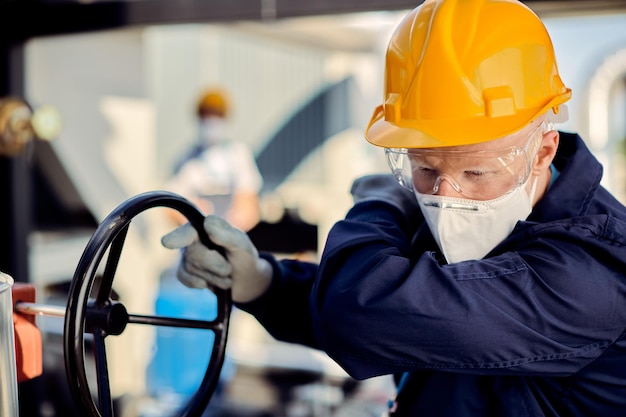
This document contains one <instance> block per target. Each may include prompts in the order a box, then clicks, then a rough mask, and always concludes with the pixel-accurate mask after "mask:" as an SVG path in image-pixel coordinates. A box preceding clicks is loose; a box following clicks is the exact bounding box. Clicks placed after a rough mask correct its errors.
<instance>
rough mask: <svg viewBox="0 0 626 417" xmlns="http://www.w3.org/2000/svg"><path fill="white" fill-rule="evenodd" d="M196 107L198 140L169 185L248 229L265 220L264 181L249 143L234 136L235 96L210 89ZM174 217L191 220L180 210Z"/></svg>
mask: <svg viewBox="0 0 626 417" xmlns="http://www.w3.org/2000/svg"><path fill="white" fill-rule="evenodd" d="M196 111H197V116H198V140H197V143H196V144H195V145H194V146H193V147H192V148H191V149H190V150H189V151H188V152H187V153H186V154H185V155H184V156H183V158H182V159H181V160H180V161H179V162H178V163H177V164H176V166H175V168H174V175H173V177H172V178H171V179H170V181H169V182H168V183H167V186H166V187H167V188H168V189H169V190H171V191H173V192H176V193H178V194H180V195H182V196H183V197H186V198H187V199H189V200H190V201H192V202H194V203H195V204H196V205H197V206H198V207H199V208H200V209H201V210H202V211H203V212H204V213H205V214H215V215H218V216H220V217H223V218H225V219H227V220H228V221H229V222H230V223H231V224H233V225H234V226H236V227H237V228H239V229H241V230H244V231H248V230H250V229H252V228H253V227H254V226H255V225H256V224H257V223H258V222H259V191H260V189H261V186H262V185H263V180H262V177H261V174H260V172H259V169H258V167H257V165H256V162H255V159H254V155H253V154H252V152H251V150H250V149H249V148H248V146H247V145H245V144H244V143H242V142H238V141H235V140H233V139H232V138H231V137H230V133H229V129H228V122H229V118H230V113H231V101H230V98H229V96H228V94H227V92H226V91H225V90H223V89H221V88H209V89H207V90H205V91H204V92H203V93H202V94H201V95H200V97H199V99H198V104H197V107H196ZM172 216H173V218H174V219H175V220H176V221H177V222H178V223H181V222H185V221H186V219H185V220H183V219H182V218H181V217H179V216H180V214H178V213H176V212H174V211H172Z"/></svg>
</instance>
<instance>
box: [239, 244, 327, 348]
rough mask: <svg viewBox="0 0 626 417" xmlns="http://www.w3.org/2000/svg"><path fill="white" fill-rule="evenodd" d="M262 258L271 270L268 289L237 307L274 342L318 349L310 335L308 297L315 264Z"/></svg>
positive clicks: (270, 257)
mask: <svg viewBox="0 0 626 417" xmlns="http://www.w3.org/2000/svg"><path fill="white" fill-rule="evenodd" d="M261 256H262V257H263V258H265V259H266V260H267V261H269V262H270V264H271V265H272V268H273V270H274V275H273V278H272V284H271V285H270V288H269V289H268V290H267V291H266V292H265V293H264V294H263V295H262V296H261V297H259V298H257V299H256V300H253V301H251V302H249V303H238V304H237V307H239V308H241V309H242V310H244V311H246V312H248V313H250V314H252V315H254V317H255V318H256V319H257V320H258V321H259V323H261V325H263V327H264V328H265V329H266V330H267V331H268V332H269V333H270V334H271V335H272V336H273V337H275V338H276V339H277V340H281V341H283V342H290V343H299V344H302V345H305V346H309V347H312V348H319V346H318V344H317V342H316V341H315V338H314V336H313V329H312V326H311V316H310V312H309V298H310V294H311V287H312V285H313V281H314V279H315V273H316V271H317V265H316V264H313V263H309V262H302V261H295V260H281V261H277V260H276V259H275V258H274V257H273V256H272V255H271V254H268V253H262V254H261Z"/></svg>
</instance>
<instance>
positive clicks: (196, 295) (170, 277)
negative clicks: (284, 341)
mask: <svg viewBox="0 0 626 417" xmlns="http://www.w3.org/2000/svg"><path fill="white" fill-rule="evenodd" d="M155 313H156V314H157V315H161V316H167V317H178V318H187V319H200V320H207V321H208V320H214V319H215V318H216V317H217V297H216V296H215V294H213V293H212V292H211V291H209V290H207V289H204V290H201V289H193V288H187V287H185V286H184V285H183V284H181V283H180V282H179V281H178V280H177V279H176V277H175V276H174V274H173V272H171V271H168V272H166V273H164V274H163V276H162V277H161V282H160V287H159V292H158V295H157V298H156V303H155ZM214 339H215V335H214V333H213V332H212V331H210V330H202V329H187V328H176V327H164V326H157V327H156V339H155V343H154V349H153V357H152V360H151V362H150V364H149V366H148V370H147V388H148V392H149V393H150V394H151V395H152V396H154V397H166V396H167V397H172V396H176V395H178V396H180V397H181V400H183V401H184V400H185V399H187V398H188V397H190V396H191V395H192V394H193V393H195V392H196V391H197V389H198V387H199V385H200V383H201V382H202V378H203V377H204V374H205V372H206V369H207V366H208V363H209V358H210V355H211V349H212V348H213V343H214Z"/></svg>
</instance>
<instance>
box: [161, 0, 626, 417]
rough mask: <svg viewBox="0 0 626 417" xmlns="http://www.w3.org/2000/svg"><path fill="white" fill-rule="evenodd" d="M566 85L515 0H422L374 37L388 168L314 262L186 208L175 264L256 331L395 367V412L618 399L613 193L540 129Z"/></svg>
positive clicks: (362, 189)
mask: <svg viewBox="0 0 626 417" xmlns="http://www.w3.org/2000/svg"><path fill="white" fill-rule="evenodd" d="M570 96H571V91H570V90H569V89H568V88H566V87H565V85H564V84H563V83H562V81H561V79H560V77H559V74H558V69H557V66H556V62H555V60H554V52H553V49H552V45H551V42H550V38H549V36H548V34H547V32H546V31H545V28H544V26H543V24H542V23H541V21H540V20H539V19H538V18H537V16H536V15H535V14H534V13H533V12H532V11H530V9H528V8H527V7H526V6H524V5H523V4H521V3H520V2H518V1H515V0H500V1H496V0H427V1H425V2H424V3H423V4H422V5H421V6H420V7H418V8H416V9H415V10H413V11H412V12H410V13H409V14H408V15H407V17H406V18H405V19H404V20H403V22H401V23H400V25H399V26H398V28H397V30H396V32H395V33H394V35H393V36H392V39H391V41H390V43H389V48H388V51H387V62H386V73H385V95H384V103H383V104H382V105H381V106H380V107H378V108H377V109H376V110H375V111H374V114H373V116H372V119H371V121H370V124H369V126H368V127H367V130H366V133H365V137H366V139H367V140H368V141H369V142H370V143H372V144H374V145H376V146H380V147H382V148H384V149H385V153H386V155H387V158H388V161H389V165H390V167H391V169H392V174H391V175H372V176H368V177H364V178H361V179H358V180H357V181H355V183H354V185H353V187H352V195H353V197H354V201H355V205H354V207H353V208H352V209H351V210H350V211H349V212H348V214H347V215H346V218H345V219H344V220H342V221H340V222H338V223H337V224H336V225H335V226H334V227H333V228H332V230H331V231H330V233H329V235H328V238H327V241H326V245H325V249H324V252H323V254H322V257H321V261H320V263H319V265H317V264H313V263H305V262H300V261H291V260H282V261H277V260H276V259H274V258H273V257H272V256H271V255H269V254H260V255H259V254H258V252H257V250H256V248H254V246H253V245H252V243H251V242H250V240H249V239H248V238H247V236H246V235H245V234H244V233H243V232H241V231H239V230H237V229H235V228H233V227H231V226H230V225H228V223H226V222H225V221H224V220H222V219H219V218H217V217H215V216H208V217H207V218H206V219H205V223H204V226H205V229H206V231H207V233H208V234H209V236H210V238H211V239H212V240H213V241H214V242H215V243H216V244H218V245H220V246H222V247H223V248H224V249H225V254H226V256H225V257H224V256H222V255H220V254H219V253H218V252H217V251H214V250H209V249H207V248H206V247H204V246H202V245H201V244H200V243H198V242H197V238H196V233H195V231H194V230H193V229H192V228H191V227H189V226H183V227H181V228H179V229H176V230H174V231H173V232H171V233H170V234H168V235H167V236H165V237H164V238H163V243H164V245H165V246H167V247H170V248H182V247H184V248H185V249H184V255H183V258H184V261H183V262H182V263H181V267H180V269H179V271H178V277H179V279H180V280H181V281H182V282H183V283H185V284H186V285H188V286H191V287H198V288H207V287H208V288H214V287H220V288H231V289H232V296H233V300H234V301H235V302H236V303H237V305H238V306H239V307H241V308H242V309H244V310H246V311H248V312H250V313H252V314H253V315H254V316H255V317H256V318H257V319H258V320H259V321H260V322H261V323H262V324H263V325H264V326H265V327H266V329H267V330H268V331H270V333H271V334H272V335H274V336H275V337H276V338H278V339H280V340H284V341H288V342H295V343H301V344H304V345H307V346H311V347H314V348H318V349H322V350H324V351H325V352H327V353H328V354H329V355H330V356H331V357H332V358H333V359H334V360H335V361H336V362H337V363H338V364H339V365H341V366H342V367H343V368H344V369H345V370H346V371H347V372H348V373H349V374H350V375H352V376H353V377H355V378H357V379H365V378H370V377H374V376H379V375H388V374H393V375H394V376H395V378H396V381H397V383H398V395H397V397H396V398H395V401H392V402H391V403H390V413H392V414H394V415H397V416H405V415H407V416H428V417H438V416H442V417H443V416H445V417H466V416H467V417H470V416H471V417H473V416H506V417H508V416H510V417H517V416H560V417H565V416H581V417H582V416H585V417H589V416H602V417H607V416H623V415H625V413H626V338H625V335H624V334H625V333H626V208H625V207H624V206H623V205H622V204H621V203H619V202H618V201H617V200H616V199H615V198H614V197H613V196H611V195H610V193H609V192H607V191H606V190H605V189H604V188H603V187H602V186H600V179H601V177H602V167H601V165H600V164H599V163H598V161H597V160H596V159H595V158H594V157H593V156H592V154H591V153H590V152H589V150H588V149H587V147H586V146H585V144H584V142H583V140H582V139H581V138H580V137H578V136H577V135H574V134H569V133H562V132H559V131H557V130H556V129H555V128H554V125H553V122H555V121H559V120H560V117H561V115H562V114H563V110H562V109H563V104H564V103H565V102H566V101H567V100H569V98H570Z"/></svg>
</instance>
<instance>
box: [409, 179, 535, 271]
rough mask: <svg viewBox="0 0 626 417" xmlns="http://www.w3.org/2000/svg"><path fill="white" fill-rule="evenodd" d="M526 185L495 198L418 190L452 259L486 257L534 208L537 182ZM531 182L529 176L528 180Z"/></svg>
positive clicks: (428, 219) (435, 234)
mask: <svg viewBox="0 0 626 417" xmlns="http://www.w3.org/2000/svg"><path fill="white" fill-rule="evenodd" d="M536 178H537V177H535V180H534V182H533V186H532V190H531V192H530V195H528V193H527V192H526V187H525V185H526V184H524V185H522V186H519V187H517V188H515V189H513V190H512V191H510V192H509V193H507V194H505V195H503V196H501V197H498V198H495V199H493V200H485V201H480V200H468V199H464V198H454V197H446V196H439V195H430V194H420V193H418V192H416V193H415V196H416V198H417V202H418V203H419V206H420V209H421V210H422V213H423V214H424V217H425V219H426V223H427V224H428V227H429V228H430V231H431V233H432V234H433V237H434V238H435V241H436V242H437V244H438V245H439V248H440V249H441V251H442V252H443V255H444V256H445V258H446V260H447V261H448V263H455V262H461V261H467V260H476V259H482V258H483V257H484V256H485V255H487V254H488V253H489V252H490V251H491V250H492V249H493V248H495V247H496V246H497V245H498V244H499V243H500V242H502V241H503V240H504V239H505V238H506V237H507V236H508V235H509V234H510V233H511V231H512V230H513V228H514V227H515V224H516V223H517V222H518V221H519V220H525V219H526V218H527V217H528V215H529V214H530V212H531V211H532V200H533V197H534V194H535V188H536V186H537V179H536ZM527 182H528V180H527Z"/></svg>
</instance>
